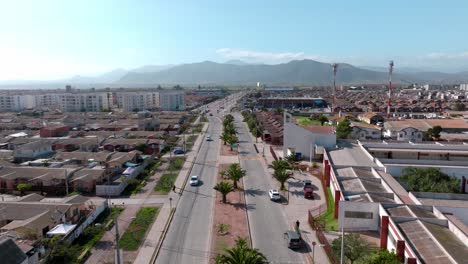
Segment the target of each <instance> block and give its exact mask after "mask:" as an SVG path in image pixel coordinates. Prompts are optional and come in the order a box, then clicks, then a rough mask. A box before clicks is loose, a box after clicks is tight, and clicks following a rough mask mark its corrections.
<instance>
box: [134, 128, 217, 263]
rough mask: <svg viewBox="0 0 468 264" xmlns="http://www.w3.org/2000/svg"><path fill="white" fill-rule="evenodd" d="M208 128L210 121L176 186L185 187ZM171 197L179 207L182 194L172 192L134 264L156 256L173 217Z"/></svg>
mask: <svg viewBox="0 0 468 264" xmlns="http://www.w3.org/2000/svg"><path fill="white" fill-rule="evenodd" d="M207 130H208V123H206V124H205V125H204V126H203V129H202V134H200V136H199V137H198V138H197V140H196V141H195V143H194V145H193V150H192V151H190V152H188V153H187V156H186V160H185V163H184V166H183V167H182V169H181V170H180V172H179V175H178V176H177V179H176V182H175V186H177V188H181V189H183V188H184V186H185V183H186V181H187V178H188V176H189V173H190V171H191V170H192V166H193V162H194V161H195V159H196V155H197V154H198V150H199V149H200V146H201V144H202V142H203V140H204V135H205V134H206V131H207ZM169 198H172V208H176V207H177V204H178V202H179V198H180V196H179V194H178V193H174V192H170V193H169V194H168V198H167V199H166V202H165V203H164V205H163V206H162V208H161V209H160V211H159V215H158V217H157V218H156V221H154V223H153V226H152V227H151V229H150V231H149V232H148V235H147V236H146V238H145V240H144V242H143V245H142V246H141V247H140V249H139V251H138V256H137V257H136V259H135V261H134V262H133V263H134V264H148V263H150V261H151V260H152V259H153V257H155V256H154V254H155V251H156V250H157V247H158V243H159V240H160V239H161V236H162V235H163V233H164V232H165V228H166V223H167V221H168V220H169V218H170V217H171V203H170V201H169ZM161 242H162V241H161Z"/></svg>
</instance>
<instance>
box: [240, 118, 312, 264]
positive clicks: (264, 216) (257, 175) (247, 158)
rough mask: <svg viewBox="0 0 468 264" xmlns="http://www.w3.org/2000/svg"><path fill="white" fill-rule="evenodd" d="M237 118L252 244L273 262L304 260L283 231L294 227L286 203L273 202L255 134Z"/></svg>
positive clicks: (267, 174)
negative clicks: (290, 247)
mask: <svg viewBox="0 0 468 264" xmlns="http://www.w3.org/2000/svg"><path fill="white" fill-rule="evenodd" d="M235 117H236V126H237V130H238V134H239V135H238V136H239V142H240V144H239V155H240V162H241V166H242V168H243V169H245V170H246V171H247V175H246V177H244V184H245V188H246V202H247V213H248V217H249V224H250V232H251V236H252V245H253V247H255V248H258V249H259V250H260V252H262V253H263V254H265V256H266V257H267V258H268V261H269V262H270V263H304V260H303V258H302V256H301V255H300V253H297V252H295V251H293V250H291V249H289V248H288V247H287V246H286V241H285V240H284V237H283V234H284V232H286V231H287V230H290V229H291V227H289V226H288V224H287V220H286V216H285V213H284V210H283V209H282V208H281V206H282V205H281V204H280V203H276V202H273V201H270V199H269V197H268V190H270V189H271V188H272V186H271V184H270V180H269V179H268V178H267V177H271V175H269V173H268V172H267V171H266V168H265V167H264V165H263V163H262V160H261V158H262V157H261V154H260V155H259V154H257V152H256V151H255V148H254V146H253V141H252V137H251V136H250V135H249V133H248V131H247V128H246V126H245V125H244V123H242V122H241V121H242V117H241V116H240V115H235ZM260 151H261V150H260ZM265 151H268V150H265Z"/></svg>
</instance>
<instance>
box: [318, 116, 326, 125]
mask: <svg viewBox="0 0 468 264" xmlns="http://www.w3.org/2000/svg"><path fill="white" fill-rule="evenodd" d="M317 121H319V122H320V124H322V126H323V124H325V123H326V122H328V118H327V117H326V116H324V115H323V114H319V115H318V116H317Z"/></svg>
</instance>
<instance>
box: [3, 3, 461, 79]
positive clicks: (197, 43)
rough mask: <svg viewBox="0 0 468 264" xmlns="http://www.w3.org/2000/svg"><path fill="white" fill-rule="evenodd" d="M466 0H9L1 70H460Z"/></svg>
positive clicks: (27, 74)
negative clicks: (333, 65)
mask: <svg viewBox="0 0 468 264" xmlns="http://www.w3.org/2000/svg"><path fill="white" fill-rule="evenodd" d="M467 13H468V1H430V0H426V1H419V0H415V1H407V0H406V1H400V0H393V1H375V0H374V1H371V0H368V1H367V0H366V1H364V0H360V1H357V0H356V1H339V0H335V1H328V0H327V1H325V0H324V1H313V0H304V1H292V0H291V1H284V0H283V1H274V0H270V1H266V0H265V1H263V0H262V1H260V0H258V1H253V0H250V1H244V0H236V1H227V0H226V1H225V0H222V1H221V0H211V1H209V0H185V1H182V0H166V1H159V0H148V1H145V0H132V1H129V0H119V1H117V0H114V1H107V0H94V1H93V0H89V1H88V0H74V1H71V0H58V1H52V0H41V1H37V0H30V1H25V0H15V1H13V0H7V1H3V2H2V5H1V8H0V32H1V38H0V58H1V59H0V73H1V74H0V79H3V80H5V79H51V78H63V77H67V76H72V75H75V74H81V75H86V74H88V75H93V74H98V73H101V72H105V71H109V70H112V69H115V68H126V69H131V68H135V67H139V66H142V65H147V64H155V65H161V64H179V63H189V62H198V61H204V60H213V61H219V62H222V61H226V60H231V59H240V60H244V61H248V62H256V63H258V62H262V63H281V62H286V61H289V60H292V59H306V58H307V59H315V60H319V61H324V62H348V63H352V64H356V65H373V66H382V67H386V65H387V61H388V60H389V59H393V60H395V67H396V68H395V69H397V67H398V66H401V67H403V66H405V67H407V66H409V67H422V68H435V69H441V70H456V69H458V68H460V70H466V69H468V45H467V43H468V34H467V33H468V32H467V31H468V28H467V25H468V22H467V20H466V17H467Z"/></svg>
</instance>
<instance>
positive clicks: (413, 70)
mask: <svg viewBox="0 0 468 264" xmlns="http://www.w3.org/2000/svg"><path fill="white" fill-rule="evenodd" d="M357 67H359V68H361V69H365V70H370V71H378V72H388V67H380V66H357ZM426 71H429V70H428V69H421V68H412V67H395V68H394V72H395V73H418V72H426Z"/></svg>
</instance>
